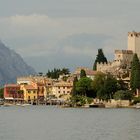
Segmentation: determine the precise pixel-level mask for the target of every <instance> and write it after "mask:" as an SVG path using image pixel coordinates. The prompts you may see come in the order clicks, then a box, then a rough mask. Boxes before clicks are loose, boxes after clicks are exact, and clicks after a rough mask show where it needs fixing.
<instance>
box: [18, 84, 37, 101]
mask: <svg viewBox="0 0 140 140" xmlns="http://www.w3.org/2000/svg"><path fill="white" fill-rule="evenodd" d="M20 90H22V91H23V94H24V101H25V102H27V103H37V97H38V95H37V88H36V87H34V86H32V85H20Z"/></svg>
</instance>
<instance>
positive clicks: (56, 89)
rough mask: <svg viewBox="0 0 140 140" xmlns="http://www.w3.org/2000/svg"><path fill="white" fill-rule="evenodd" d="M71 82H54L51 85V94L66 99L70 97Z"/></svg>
mask: <svg viewBox="0 0 140 140" xmlns="http://www.w3.org/2000/svg"><path fill="white" fill-rule="evenodd" d="M72 87H73V83H70V82H64V81H60V82H56V83H54V85H53V87H52V94H53V95H54V96H55V97H57V98H62V99H64V100H67V99H69V98H70V95H71V91H72Z"/></svg>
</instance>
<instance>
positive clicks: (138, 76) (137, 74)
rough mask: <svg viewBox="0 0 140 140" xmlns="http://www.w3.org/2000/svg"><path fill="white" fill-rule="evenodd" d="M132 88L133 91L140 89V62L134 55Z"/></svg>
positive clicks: (131, 78)
mask: <svg viewBox="0 0 140 140" xmlns="http://www.w3.org/2000/svg"><path fill="white" fill-rule="evenodd" d="M130 86H131V89H132V90H133V91H136V89H137V88H139V87H140V62H139V59H138V56H137V54H134V56H133V60H132V65H131V77H130Z"/></svg>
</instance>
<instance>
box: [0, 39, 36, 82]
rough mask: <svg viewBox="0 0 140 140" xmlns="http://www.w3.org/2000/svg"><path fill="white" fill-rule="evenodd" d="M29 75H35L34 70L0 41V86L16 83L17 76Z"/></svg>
mask: <svg viewBox="0 0 140 140" xmlns="http://www.w3.org/2000/svg"><path fill="white" fill-rule="evenodd" d="M30 74H35V70H34V69H33V68H32V67H30V66H28V65H27V64H26V63H25V62H24V60H23V59H22V57H21V56H20V55H19V54H17V53H16V52H15V51H13V50H11V49H9V48H8V47H6V46H5V45H4V44H3V43H2V42H1V41H0V85H4V84H6V83H13V82H16V78H17V76H26V75H30Z"/></svg>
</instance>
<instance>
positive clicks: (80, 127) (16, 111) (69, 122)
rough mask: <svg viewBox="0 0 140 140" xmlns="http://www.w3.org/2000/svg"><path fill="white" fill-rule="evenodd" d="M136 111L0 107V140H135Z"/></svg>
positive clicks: (138, 134)
mask: <svg viewBox="0 0 140 140" xmlns="http://www.w3.org/2000/svg"><path fill="white" fill-rule="evenodd" d="M139 139H140V110H138V109H70V108H65V109H64V108H57V107H48V106H27V107H0V140H139Z"/></svg>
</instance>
